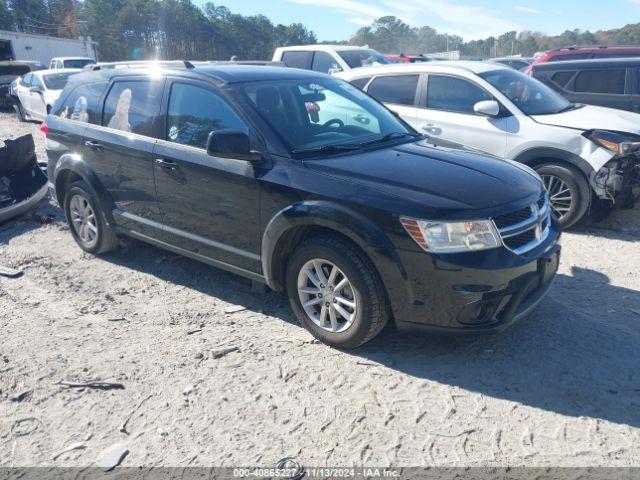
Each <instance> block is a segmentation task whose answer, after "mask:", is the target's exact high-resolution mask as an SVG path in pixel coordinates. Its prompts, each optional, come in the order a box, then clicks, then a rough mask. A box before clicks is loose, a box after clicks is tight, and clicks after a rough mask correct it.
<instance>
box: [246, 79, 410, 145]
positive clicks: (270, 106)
mask: <svg viewBox="0 0 640 480" xmlns="http://www.w3.org/2000/svg"><path fill="white" fill-rule="evenodd" d="M240 88H242V90H243V91H244V94H245V95H246V96H247V97H248V98H249V100H250V103H251V105H252V106H253V107H254V108H255V110H256V111H257V112H258V114H259V115H260V116H261V117H262V118H263V119H264V120H265V121H266V122H267V123H268V124H269V125H271V127H272V128H273V129H274V130H275V131H276V132H277V133H278V134H279V135H280V137H281V138H282V139H283V140H284V142H285V143H286V145H287V146H288V147H289V149H290V150H291V152H292V153H310V152H329V153H330V152H335V151H338V150H341V149H344V150H346V149H357V148H362V147H363V146H365V145H372V144H375V143H378V142H380V143H383V142H385V141H388V140H392V139H396V138H397V139H405V138H406V139H409V140H410V139H411V138H413V137H415V136H417V134H416V133H415V132H413V131H412V130H410V129H409V128H407V127H406V126H405V124H404V123H403V122H402V121H400V120H399V119H398V118H397V117H395V116H394V115H393V114H392V113H391V112H390V111H389V110H387V109H386V108H384V107H383V106H382V105H381V104H379V103H378V102H376V101H375V100H373V99H372V98H371V97H369V96H368V95H366V94H365V93H363V92H362V91H360V90H358V89H357V88H356V87H354V86H352V85H351V84H349V83H347V82H344V81H342V80H338V79H333V78H323V77H319V78H314V79H307V80H302V79H301V80H279V81H274V82H255V83H248V84H244V85H242V86H241V87H240Z"/></svg>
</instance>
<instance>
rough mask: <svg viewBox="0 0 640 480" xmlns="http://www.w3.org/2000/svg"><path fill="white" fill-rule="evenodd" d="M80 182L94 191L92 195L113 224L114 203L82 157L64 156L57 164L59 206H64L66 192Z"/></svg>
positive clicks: (56, 191) (56, 184) (55, 179)
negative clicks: (73, 184) (74, 183)
mask: <svg viewBox="0 0 640 480" xmlns="http://www.w3.org/2000/svg"><path fill="white" fill-rule="evenodd" d="M79 180H83V181H85V182H86V183H87V185H89V187H90V188H91V189H92V190H93V192H92V193H94V194H95V196H96V197H97V198H98V200H99V201H100V204H101V205H102V207H103V208H101V210H102V211H103V212H104V215H105V217H106V218H105V220H106V221H107V223H109V224H110V223H113V216H112V213H111V212H112V211H113V201H112V200H111V198H110V196H109V194H108V193H107V191H106V189H105V188H104V186H103V185H102V182H100V180H99V179H98V176H97V175H96V173H95V172H94V171H93V169H91V167H90V166H89V165H87V163H86V162H85V161H84V160H83V159H82V157H81V156H80V155H78V154H75V153H69V154H64V155H62V156H61V157H60V158H59V159H58V161H57V163H56V167H55V171H54V178H53V184H54V188H55V194H56V200H57V201H58V205H60V206H63V205H64V197H65V195H66V191H67V190H68V188H69V186H70V185H71V184H72V183H73V182H76V181H79Z"/></svg>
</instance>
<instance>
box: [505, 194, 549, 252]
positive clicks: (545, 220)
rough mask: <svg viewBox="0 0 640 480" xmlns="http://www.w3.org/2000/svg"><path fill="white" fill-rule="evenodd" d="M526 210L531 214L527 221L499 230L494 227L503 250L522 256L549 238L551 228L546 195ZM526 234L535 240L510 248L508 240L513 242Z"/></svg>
mask: <svg viewBox="0 0 640 480" xmlns="http://www.w3.org/2000/svg"><path fill="white" fill-rule="evenodd" d="M541 204H542V208H540V205H541ZM527 208H529V210H530V212H531V215H530V216H529V217H528V218H527V219H525V220H522V221H520V222H518V223H514V224H513V225H507V226H503V227H501V228H498V227H497V226H496V230H497V231H498V233H499V234H500V238H501V240H502V244H503V245H504V246H505V248H507V249H508V250H510V251H512V252H513V253H515V254H516V255H522V254H523V253H527V252H529V251H531V250H533V249H534V248H536V247H537V246H538V245H540V244H541V243H542V242H544V241H545V240H546V239H547V237H548V236H549V231H550V226H551V209H550V208H549V196H548V194H547V193H545V194H544V200H543V198H540V199H539V200H537V201H536V202H535V203H533V204H531V205H530V206H529V207H527ZM494 225H495V220H494ZM527 233H529V234H531V233H533V234H534V236H535V238H534V239H533V240H531V241H529V242H527V243H526V244H524V245H519V246H517V247H511V246H510V239H512V240H515V237H518V236H519V235H525V234H527Z"/></svg>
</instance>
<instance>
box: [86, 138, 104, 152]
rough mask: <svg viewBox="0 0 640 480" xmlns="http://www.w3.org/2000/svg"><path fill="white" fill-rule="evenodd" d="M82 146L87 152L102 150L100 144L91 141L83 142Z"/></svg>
mask: <svg viewBox="0 0 640 480" xmlns="http://www.w3.org/2000/svg"><path fill="white" fill-rule="evenodd" d="M84 146H85V147H87V148H88V149H89V150H100V149H101V148H102V144H101V143H98V142H92V141H91V140H87V141H86V142H84Z"/></svg>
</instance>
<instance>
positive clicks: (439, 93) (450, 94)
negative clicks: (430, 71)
mask: <svg viewBox="0 0 640 480" xmlns="http://www.w3.org/2000/svg"><path fill="white" fill-rule="evenodd" d="M482 100H493V97H492V96H491V95H489V94H488V93H487V92H485V91H484V90H483V89H481V88H480V87H478V86H477V85H474V84H473V83H471V82H469V81H467V80H463V79H461V78H456V77H449V76H446V75H429V78H428V83H427V108H432V109H435V110H445V111H448V112H455V113H469V114H474V113H475V112H474V110H473V107H474V105H475V104H476V103H478V102H480V101H482Z"/></svg>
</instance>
